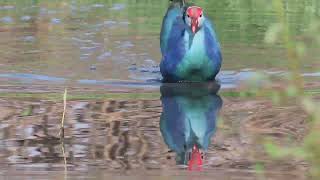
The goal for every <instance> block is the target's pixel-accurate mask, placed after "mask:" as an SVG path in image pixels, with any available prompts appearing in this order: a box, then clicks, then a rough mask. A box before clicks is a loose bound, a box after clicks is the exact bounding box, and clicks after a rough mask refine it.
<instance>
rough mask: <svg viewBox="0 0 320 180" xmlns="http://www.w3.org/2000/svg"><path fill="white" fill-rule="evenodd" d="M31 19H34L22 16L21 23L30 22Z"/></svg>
mask: <svg viewBox="0 0 320 180" xmlns="http://www.w3.org/2000/svg"><path fill="white" fill-rule="evenodd" d="M31 19H32V17H31V16H22V17H20V20H21V21H30V20H31Z"/></svg>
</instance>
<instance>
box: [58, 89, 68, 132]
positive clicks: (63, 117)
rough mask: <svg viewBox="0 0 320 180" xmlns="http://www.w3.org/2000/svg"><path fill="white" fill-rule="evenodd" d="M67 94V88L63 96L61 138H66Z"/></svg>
mask: <svg viewBox="0 0 320 180" xmlns="http://www.w3.org/2000/svg"><path fill="white" fill-rule="evenodd" d="M67 94H68V90H67V88H65V90H64V94H63V113H62V118H61V127H60V133H59V136H60V137H64V120H65V116H66V109H67Z"/></svg>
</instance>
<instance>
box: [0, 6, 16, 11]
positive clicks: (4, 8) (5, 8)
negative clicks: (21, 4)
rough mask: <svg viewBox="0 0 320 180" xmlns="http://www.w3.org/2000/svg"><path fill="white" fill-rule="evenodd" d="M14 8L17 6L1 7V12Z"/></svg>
mask: <svg viewBox="0 0 320 180" xmlns="http://www.w3.org/2000/svg"><path fill="white" fill-rule="evenodd" d="M14 8H15V6H12V5H6V6H0V10H10V9H14Z"/></svg>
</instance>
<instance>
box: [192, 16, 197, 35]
mask: <svg viewBox="0 0 320 180" xmlns="http://www.w3.org/2000/svg"><path fill="white" fill-rule="evenodd" d="M198 29H199V21H198V19H197V18H192V20H191V30H192V32H193V34H195V33H196V32H197V31H198Z"/></svg>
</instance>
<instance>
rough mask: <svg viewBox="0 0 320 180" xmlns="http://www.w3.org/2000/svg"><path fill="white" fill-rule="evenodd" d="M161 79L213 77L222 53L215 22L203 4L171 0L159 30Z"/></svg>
mask: <svg viewBox="0 0 320 180" xmlns="http://www.w3.org/2000/svg"><path fill="white" fill-rule="evenodd" d="M160 49H161V54H162V59H161V63H160V72H161V74H162V77H163V79H162V81H163V82H168V83H176V82H188V81H191V82H206V81H214V80H215V77H216V75H217V74H218V72H219V71H220V69H221V64H222V54H221V48H220V43H219V41H218V38H217V35H216V32H215V30H214V25H213V23H212V22H211V21H210V19H209V18H208V17H207V16H206V15H205V12H204V10H203V8H201V7H199V6H196V5H193V4H190V3H187V2H185V0H171V2H170V6H169V8H168V10H167V13H166V15H165V16H164V18H163V22H162V27H161V33H160Z"/></svg>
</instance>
